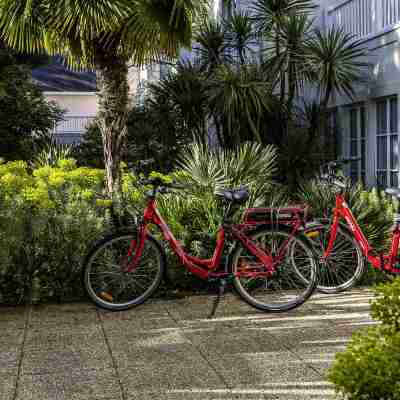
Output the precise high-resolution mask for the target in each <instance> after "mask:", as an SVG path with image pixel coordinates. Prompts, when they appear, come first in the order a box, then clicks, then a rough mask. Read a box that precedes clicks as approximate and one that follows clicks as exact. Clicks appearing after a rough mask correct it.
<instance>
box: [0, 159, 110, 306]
mask: <svg viewBox="0 0 400 400" xmlns="http://www.w3.org/2000/svg"><path fill="white" fill-rule="evenodd" d="M103 175H104V173H103V171H101V170H93V169H89V168H77V167H76V165H75V162H74V161H73V160H61V161H60V162H59V164H58V166H57V167H49V166H44V167H41V168H37V169H35V170H33V171H29V169H28V167H27V165H26V164H25V163H24V162H21V161H16V162H9V163H6V164H2V165H0V249H1V250H0V303H21V302H27V301H34V302H39V301H45V300H48V299H66V298H72V297H79V296H80V295H81V294H82V288H81V282H80V270H81V261H82V260H81V257H82V256H83V255H84V254H85V253H86V251H87V250H88V246H90V244H91V242H92V241H93V240H95V239H98V238H99V236H100V235H101V234H102V232H103V231H104V230H105V229H106V228H107V227H108V226H109V222H108V218H107V212H106V209H105V208H104V206H103V204H102V203H101V201H100V202H99V200H98V198H99V194H101V191H102V187H103Z"/></svg>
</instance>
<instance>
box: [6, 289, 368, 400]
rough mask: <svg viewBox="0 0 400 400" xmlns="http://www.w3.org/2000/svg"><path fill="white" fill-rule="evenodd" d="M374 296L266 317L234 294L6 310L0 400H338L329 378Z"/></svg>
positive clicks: (323, 301) (323, 299) (348, 296)
mask: <svg viewBox="0 0 400 400" xmlns="http://www.w3.org/2000/svg"><path fill="white" fill-rule="evenodd" d="M370 298H371V294H370V292H368V291H365V290H353V291H351V292H348V293H345V294H342V295H337V296H327V295H314V297H313V298H312V299H311V300H310V301H309V302H307V304H306V305H304V306H302V307H300V308H298V309H297V310H295V311H292V312H289V313H284V314H263V313H261V312H257V311H256V310H254V309H253V308H251V307H249V306H247V305H246V304H245V303H242V302H241V301H240V300H239V299H237V298H236V297H234V296H231V295H228V296H226V297H225V298H224V300H223V302H222V303H221V305H220V307H219V309H218V312H217V315H216V318H215V319H213V320H207V319H206V316H207V314H208V313H209V311H210V306H211V301H212V298H211V297H203V296H198V297H191V298H188V299H184V300H174V301H152V302H149V303H147V304H145V305H142V306H140V307H138V308H136V309H132V310H130V311H126V312H122V313H109V312H104V311H99V310H97V309H96V308H95V307H93V306H92V305H90V304H66V305H47V306H39V307H26V308H0V400H17V399H18V400H47V399H49V400H61V399H63V400H64V399H65V400H136V399H138V400H139V399H140V400H148V399H166V400H186V399H187V400H200V399H201V400H203V399H204V400H211V399H212V400H227V399H234V400H236V399H240V400H245V399H246V400H258V399H282V400H283V399H284V400H293V399H333V398H334V392H333V390H332V388H331V387H330V386H329V385H328V384H327V383H326V381H325V378H324V372H325V370H326V368H327V367H328V366H329V364H330V363H331V361H332V359H333V357H334V354H335V353H336V352H338V351H340V350H342V349H343V348H344V346H345V344H346V342H347V341H348V339H349V337H350V335H351V334H352V332H354V331H355V330H358V329H360V328H361V327H363V326H368V325H370V324H372V323H373V321H371V319H370V316H369V313H368V310H369V304H368V301H369V299H370Z"/></svg>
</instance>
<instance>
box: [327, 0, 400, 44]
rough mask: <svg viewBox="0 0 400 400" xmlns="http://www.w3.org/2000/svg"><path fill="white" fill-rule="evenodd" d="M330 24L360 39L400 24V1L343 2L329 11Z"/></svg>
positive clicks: (352, 0) (355, 0) (344, 0)
mask: <svg viewBox="0 0 400 400" xmlns="http://www.w3.org/2000/svg"><path fill="white" fill-rule="evenodd" d="M328 17H329V23H330V24H331V25H336V26H341V27H343V29H344V30H345V32H346V33H349V34H353V35H355V36H356V37H358V38H363V37H367V36H370V35H375V34H378V33H380V32H381V31H384V30H385V29H387V28H389V27H391V26H393V25H394V24H396V23H398V22H400V0H343V1H342V2H340V3H339V4H338V5H336V6H334V7H332V8H330V9H329V10H328Z"/></svg>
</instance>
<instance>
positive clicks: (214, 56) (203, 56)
mask: <svg viewBox="0 0 400 400" xmlns="http://www.w3.org/2000/svg"><path fill="white" fill-rule="evenodd" d="M227 39H228V38H227V30H226V27H225V26H224V25H223V24H222V23H220V22H218V21H216V20H214V19H212V18H207V19H206V20H204V21H203V23H202V24H201V26H200V27H199V31H198V32H197V33H196V34H195V36H194V40H195V42H196V51H197V54H198V63H199V65H200V67H201V70H203V71H207V72H213V71H214V70H215V68H217V67H218V66H219V65H222V64H226V63H230V62H231V57H230V55H229V54H228V52H227V49H228V40H227Z"/></svg>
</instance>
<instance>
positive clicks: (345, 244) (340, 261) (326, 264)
mask: <svg viewBox="0 0 400 400" xmlns="http://www.w3.org/2000/svg"><path fill="white" fill-rule="evenodd" d="M330 232H331V225H330V224H329V223H326V224H325V223H321V224H317V225H311V226H308V227H306V229H305V230H304V234H305V235H306V236H307V237H308V238H309V239H310V240H311V242H312V244H313V247H314V250H315V252H316V253H317V255H318V256H319V257H320V271H319V283H318V286H317V289H318V290H319V291H320V292H322V293H326V294H333V293H340V292H343V291H345V290H347V289H350V288H352V287H353V286H355V285H356V283H357V282H358V281H359V280H360V278H361V277H362V276H363V274H364V272H365V269H366V264H365V259H364V256H363V252H362V250H361V248H360V246H359V244H358V243H357V241H356V240H355V239H354V236H353V235H351V234H350V233H349V232H348V231H347V230H346V229H345V228H343V227H339V228H338V231H337V235H336V239H335V242H334V243H333V248H332V251H331V253H330V254H329V256H328V257H327V258H326V259H322V256H323V254H324V252H325V249H327V247H328V243H329V237H330ZM294 263H295V261H294ZM299 274H300V275H301V271H299Z"/></svg>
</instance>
